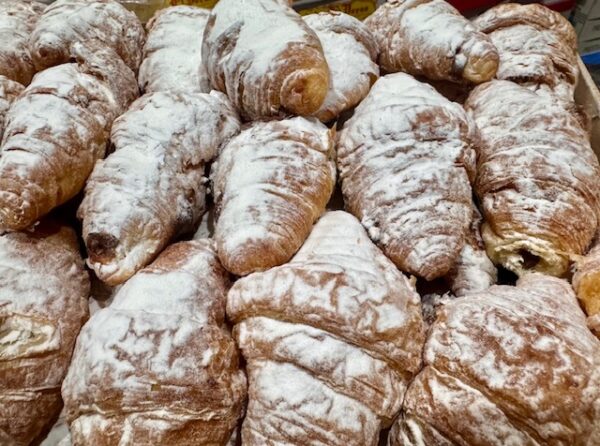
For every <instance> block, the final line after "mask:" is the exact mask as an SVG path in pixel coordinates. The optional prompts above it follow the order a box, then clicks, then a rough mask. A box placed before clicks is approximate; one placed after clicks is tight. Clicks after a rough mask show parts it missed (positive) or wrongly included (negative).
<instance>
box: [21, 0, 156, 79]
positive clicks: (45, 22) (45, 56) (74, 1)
mask: <svg viewBox="0 0 600 446" xmlns="http://www.w3.org/2000/svg"><path fill="white" fill-rule="evenodd" d="M144 38H145V36H144V27H143V26H142V24H141V23H140V21H139V20H138V18H137V17H136V15H135V14H134V13H133V12H130V11H128V10H127V9H125V7H123V6H122V5H121V4H120V3H119V2H117V1H115V0H56V1H55V2H54V3H52V4H51V5H50V6H48V8H46V10H45V11H44V13H43V14H42V16H41V17H40V19H39V20H38V22H37V24H36V26H35V29H34V31H33V33H32V35H31V39H30V42H29V48H30V50H31V57H32V58H33V63H34V65H35V67H36V69H37V70H38V71H41V70H44V69H46V68H48V67H52V66H55V65H59V64H63V63H66V62H68V61H69V58H70V49H71V45H73V44H74V43H77V42H85V41H88V40H92V39H94V40H96V41H97V42H99V43H101V44H102V45H105V46H106V47H108V48H111V49H112V50H113V51H114V52H115V53H117V54H118V56H119V57H120V58H121V59H123V61H124V62H125V64H126V65H127V66H128V67H129V68H130V69H131V70H133V71H136V72H137V69H138V67H139V65H140V62H141V61H142V46H143V44H144Z"/></svg>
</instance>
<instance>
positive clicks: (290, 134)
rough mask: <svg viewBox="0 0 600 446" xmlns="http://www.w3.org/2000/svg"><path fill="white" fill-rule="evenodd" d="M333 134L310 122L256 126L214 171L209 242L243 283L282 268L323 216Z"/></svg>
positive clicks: (330, 182)
mask: <svg viewBox="0 0 600 446" xmlns="http://www.w3.org/2000/svg"><path fill="white" fill-rule="evenodd" d="M333 158H334V149H333V132H332V131H330V130H329V129H328V128H327V127H325V126H324V125H323V124H321V123H320V122H319V121H317V120H316V119H314V118H313V119H306V118H301V117H296V118H292V119H287V120H283V121H270V122H256V123H253V124H251V125H250V126H249V127H247V128H246V129H245V130H242V132H241V133H240V134H239V135H238V136H237V137H235V138H234V139H232V140H231V142H230V143H229V144H228V145H227V146H226V147H225V148H224V149H223V151H222V153H221V154H220V156H219V158H218V159H217V161H216V162H215V164H213V170H212V173H211V178H212V181H213V193H214V200H215V206H216V215H217V223H216V227H215V239H216V241H217V250H218V252H219V258H220V259H221V262H223V265H224V266H225V268H227V270H229V271H231V272H232V273H234V274H237V275H239V276H243V275H246V274H249V273H251V272H254V271H263V270H265V269H268V268H271V267H273V266H276V265H281V264H282V263H285V262H287V261H288V260H289V259H290V258H291V257H292V255H294V253H295V252H296V251H297V250H298V248H300V246H301V245H302V243H303V242H304V240H305V239H306V237H307V236H308V234H309V232H310V229H311V227H312V225H313V223H314V222H315V220H317V219H318V218H319V216H320V215H321V214H322V213H323V211H324V210H325V205H326V204H327V202H328V201H329V197H330V196H331V193H332V192H333V188H334V185H335V163H334V161H333Z"/></svg>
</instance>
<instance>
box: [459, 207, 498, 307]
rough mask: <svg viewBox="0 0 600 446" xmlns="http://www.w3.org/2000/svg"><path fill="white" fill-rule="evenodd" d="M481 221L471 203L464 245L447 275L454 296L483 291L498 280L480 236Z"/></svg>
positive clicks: (477, 211) (478, 213) (477, 210)
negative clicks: (468, 226) (471, 215)
mask: <svg viewBox="0 0 600 446" xmlns="http://www.w3.org/2000/svg"><path fill="white" fill-rule="evenodd" d="M482 223H483V219H482V217H481V213H480V212H479V209H477V207H476V206H475V205H473V219H472V220H471V227H470V230H469V233H468V234H467V239H466V243H465V246H464V247H463V249H462V251H461V252H460V255H459V256H458V260H457V261H456V264H455V265H454V266H453V267H452V269H451V270H450V273H449V274H448V277H447V279H448V282H449V284H450V289H451V290H452V292H453V293H454V295H455V296H459V297H460V296H464V295H465V294H469V293H475V292H480V291H485V290H487V289H488V288H489V287H491V286H492V285H494V284H495V283H496V281H497V280H498V272H497V271H496V267H495V266H494V264H493V263H492V261H491V260H490V259H489V257H488V256H487V254H486V252H485V244H484V242H483V239H482V238H481V224H482Z"/></svg>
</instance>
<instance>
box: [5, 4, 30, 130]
mask: <svg viewBox="0 0 600 446" xmlns="http://www.w3.org/2000/svg"><path fill="white" fill-rule="evenodd" d="M1 5H2V4H1V3H0V7H1ZM23 88H24V87H23V85H21V84H19V83H18V82H15V81H12V80H10V79H9V78H7V77H6V76H2V75H0V141H1V140H2V134H3V133H4V120H5V118H6V113H8V109H9V108H10V104H12V102H13V101H14V100H15V99H16V97H17V96H18V95H20V94H21V92H22V91H23Z"/></svg>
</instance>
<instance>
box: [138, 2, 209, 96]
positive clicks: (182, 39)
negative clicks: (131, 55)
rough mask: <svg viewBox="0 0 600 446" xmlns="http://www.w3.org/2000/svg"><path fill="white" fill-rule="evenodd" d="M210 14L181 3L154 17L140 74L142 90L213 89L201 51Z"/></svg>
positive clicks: (202, 9) (199, 90)
mask: <svg viewBox="0 0 600 446" xmlns="http://www.w3.org/2000/svg"><path fill="white" fill-rule="evenodd" d="M209 14H210V11H209V10H207V9H204V8H196V7H193V6H185V5H181V6H173V7H170V8H166V9H161V10H159V11H158V12H157V13H156V14H155V15H154V17H152V19H150V21H149V22H148V24H147V25H146V28H147V30H148V37H147V39H146V44H145V46H144V52H143V60H142V64H141V65H140V73H139V77H138V82H139V84H140V89H141V90H142V91H145V92H146V93H152V92H155V91H166V90H174V91H181V92H192V91H198V92H200V93H208V92H209V91H210V85H209V82H208V74H207V73H206V67H204V65H202V53H201V50H202V36H203V34H204V27H205V26H206V22H207V21H208V16H209Z"/></svg>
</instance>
